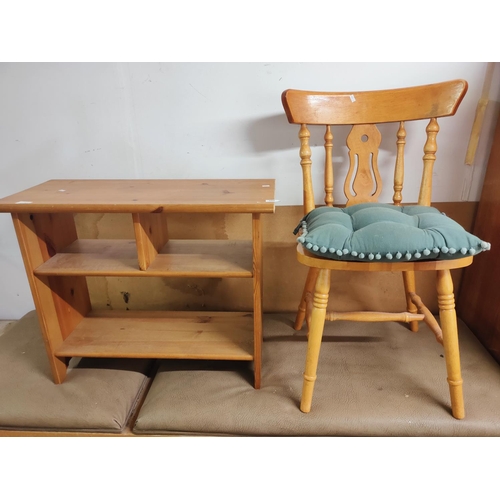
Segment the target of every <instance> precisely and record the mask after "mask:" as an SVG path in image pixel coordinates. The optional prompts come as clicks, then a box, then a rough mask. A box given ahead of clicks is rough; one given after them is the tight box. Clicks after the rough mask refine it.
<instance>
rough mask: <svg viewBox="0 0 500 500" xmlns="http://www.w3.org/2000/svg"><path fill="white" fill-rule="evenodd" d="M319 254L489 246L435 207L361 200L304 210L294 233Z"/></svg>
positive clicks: (402, 256) (383, 255) (472, 250)
mask: <svg viewBox="0 0 500 500" xmlns="http://www.w3.org/2000/svg"><path fill="white" fill-rule="evenodd" d="M300 229H302V231H301V234H300V235H299V237H298V238H297V241H299V242H300V243H302V244H303V245H304V247H305V248H306V249H307V250H308V251H309V252H311V253H313V254H316V255H319V256H320V257H324V258H328V259H335V260H349V261H363V262H368V261H372V260H373V261H380V262H392V261H398V260H401V261H415V260H444V259H460V258H462V257H465V256H466V255H475V254H477V253H479V252H481V251H484V250H489V249H490V246H491V245H490V244H489V243H487V242H485V241H482V240H481V239H479V238H477V237H476V236H474V235H472V234H470V233H468V232H467V231H466V230H465V229H464V228H463V227H462V226H461V225H460V224H458V223H457V222H455V221H454V220H452V219H450V218H449V217H447V216H446V215H445V214H443V213H441V212H439V210H437V209H436V208H433V207H425V206H421V205H411V206H395V205H389V204H384V203H360V204H358V205H352V206H350V207H346V208H336V207H320V208H316V209H314V210H312V211H311V212H309V213H308V214H307V215H306V216H305V217H304V218H303V219H302V220H301V222H300V223H299V225H298V226H297V228H296V229H295V231H294V233H295V234H297V233H298V231H299V230H300Z"/></svg>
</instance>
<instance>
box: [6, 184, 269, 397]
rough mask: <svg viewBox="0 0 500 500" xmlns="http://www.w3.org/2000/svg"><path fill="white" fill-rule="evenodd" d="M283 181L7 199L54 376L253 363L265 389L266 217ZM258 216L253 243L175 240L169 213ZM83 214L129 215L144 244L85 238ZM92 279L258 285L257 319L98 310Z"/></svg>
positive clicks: (82, 187) (60, 189)
mask: <svg viewBox="0 0 500 500" xmlns="http://www.w3.org/2000/svg"><path fill="white" fill-rule="evenodd" d="M274 201H275V200H274V180H270V179H242V180H241V179H240V180H123V179H120V180H52V181H48V182H45V183H43V184H40V185H38V186H35V187H33V188H30V189H27V190H25V191H22V192H20V193H17V194H15V195H12V196H8V197H6V198H3V199H2V200H0V212H9V213H11V214H12V218H13V221H14V227H15V229H16V234H17V238H18V241H19V245H20V248H21V253H22V256H23V261H24V265H25V268H26V272H27V275H28V280H29V283H30V287H31V291H32V294H33V299H34V302H35V307H36V310H37V313H38V317H39V320H40V327H41V330H42V334H43V337H44V340H45V345H46V349H47V354H48V356H49V360H50V363H51V368H52V374H53V377H54V381H55V382H56V383H61V382H63V380H64V378H65V376H66V369H67V364H68V362H69V359H70V358H71V357H74V356H81V357H119V358H173V359H174V358H175V359H221V360H222V359H224V360H241V361H253V368H254V386H255V388H259V387H260V384H261V358H262V355H261V351H262V227H261V214H263V213H274V210H275V205H274ZM186 212H187V213H196V212H198V213H247V214H251V224H252V239H251V240H249V241H240V240H170V239H169V235H168V214H169V213H186ZM75 213H130V214H131V216H132V222H133V225H134V233H135V239H133V240H130V239H129V240H120V239H95V240H92V239H79V238H78V236H77V232H76V226H75V222H74V214H75ZM87 276H101V277H106V276H127V277H165V278H168V277H200V278H250V279H252V280H253V311H252V312H250V313H249V312H205V311H200V312H192V311H191V312H180V311H93V310H92V307H91V302H90V297H89V292H88V288H87V281H86V277H87Z"/></svg>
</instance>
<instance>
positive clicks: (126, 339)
mask: <svg viewBox="0 0 500 500" xmlns="http://www.w3.org/2000/svg"><path fill="white" fill-rule="evenodd" d="M253 346H254V329H253V314H252V313H247V312H204V311H203V312H189V311H188V312H178V311H175V312H174V311H95V312H94V311H93V312H91V313H90V314H89V315H88V316H87V317H85V318H84V319H83V320H82V321H81V322H80V323H79V324H78V326H77V327H76V328H75V329H74V330H73V332H72V333H71V334H70V335H69V336H68V338H67V339H66V340H65V341H64V342H63V344H62V345H61V346H60V347H59V348H58V349H56V351H55V354H56V356H59V357H74V356H78V357H100V358H101V357H110V358H157V359H160V358H162V359H166V358H170V359H220V360H223V359H224V360H242V361H251V360H253V357H254V356H253V352H254V351H253V349H254V348H253Z"/></svg>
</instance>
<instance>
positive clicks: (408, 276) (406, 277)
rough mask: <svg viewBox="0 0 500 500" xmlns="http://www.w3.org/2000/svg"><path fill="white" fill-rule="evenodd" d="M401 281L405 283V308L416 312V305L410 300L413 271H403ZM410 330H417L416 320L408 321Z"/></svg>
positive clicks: (414, 288) (413, 281)
mask: <svg viewBox="0 0 500 500" xmlns="http://www.w3.org/2000/svg"><path fill="white" fill-rule="evenodd" d="M403 283H404V285H405V295H406V310H407V311H408V312H409V313H417V312H418V310H417V306H416V305H415V304H414V303H413V302H412V301H411V298H410V293H415V290H416V286H415V271H403ZM410 330H411V331H412V332H418V321H410Z"/></svg>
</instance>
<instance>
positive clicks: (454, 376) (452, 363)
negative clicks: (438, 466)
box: [437, 269, 465, 419]
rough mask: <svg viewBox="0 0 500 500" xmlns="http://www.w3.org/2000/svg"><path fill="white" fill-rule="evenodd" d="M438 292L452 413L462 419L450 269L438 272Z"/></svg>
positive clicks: (462, 404)
mask: <svg viewBox="0 0 500 500" xmlns="http://www.w3.org/2000/svg"><path fill="white" fill-rule="evenodd" d="M437 292H438V306H439V318H440V320H441V329H442V331H443V346H444V356H445V360H446V371H447V373H448V384H449V386H450V397H451V411H452V414H453V416H454V417H455V418H457V419H462V418H464V417H465V410H464V398H463V391H462V374H461V372H460V352H459V347H458V327H457V315H456V312H455V297H454V295H453V281H452V279H451V273H450V271H449V270H448V269H446V270H442V271H438V272H437Z"/></svg>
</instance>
